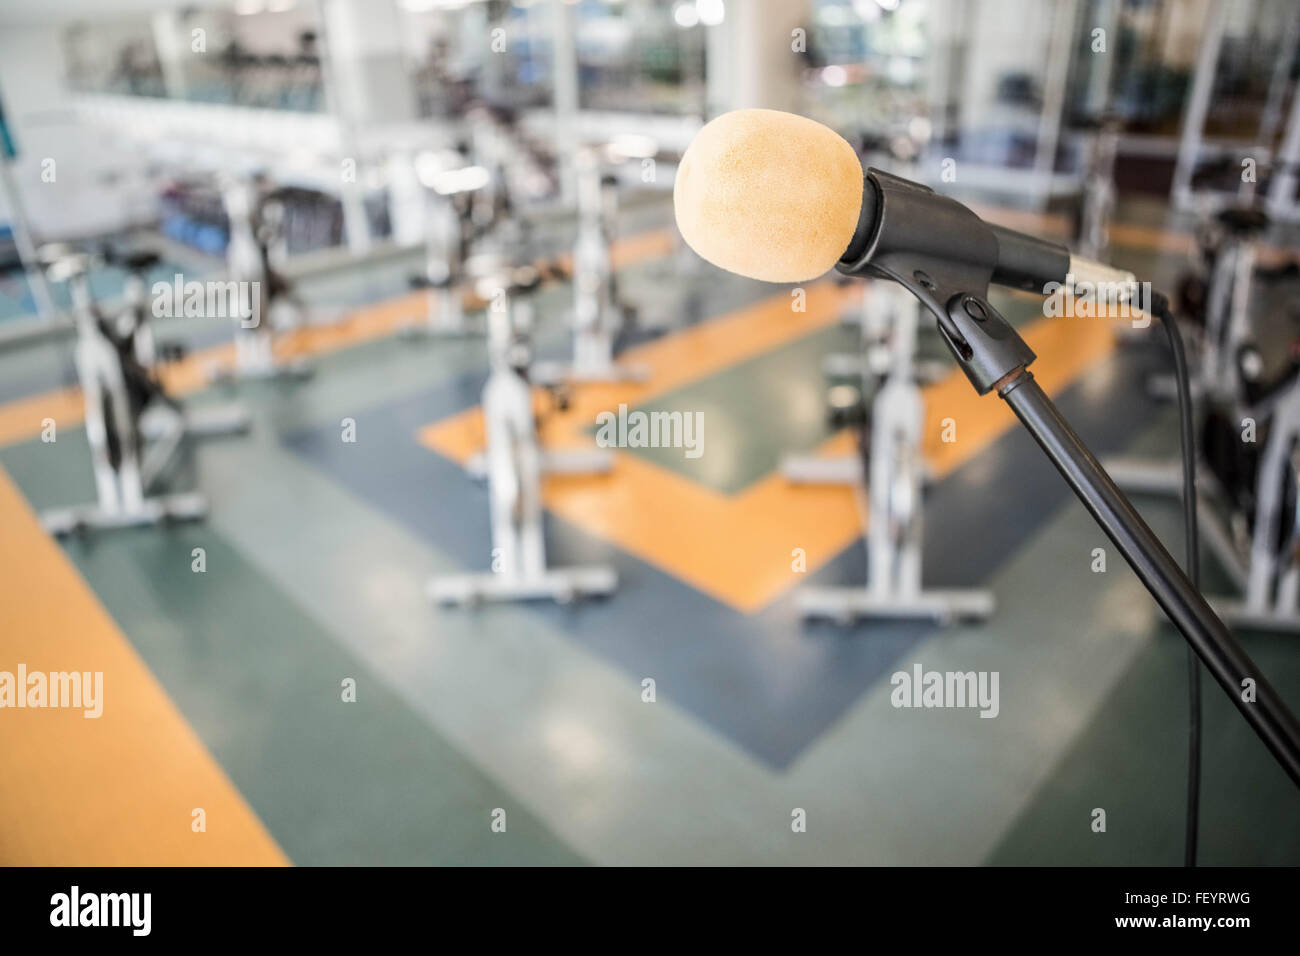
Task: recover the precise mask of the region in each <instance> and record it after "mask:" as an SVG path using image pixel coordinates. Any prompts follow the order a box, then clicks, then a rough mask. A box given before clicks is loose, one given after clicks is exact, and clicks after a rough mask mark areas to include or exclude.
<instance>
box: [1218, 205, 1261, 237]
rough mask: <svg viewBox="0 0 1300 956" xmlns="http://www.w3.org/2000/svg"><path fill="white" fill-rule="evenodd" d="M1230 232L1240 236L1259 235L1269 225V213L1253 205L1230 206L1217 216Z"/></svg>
mask: <svg viewBox="0 0 1300 956" xmlns="http://www.w3.org/2000/svg"><path fill="white" fill-rule="evenodd" d="M1216 218H1217V219H1218V220H1219V223H1220V225H1222V226H1223V227H1224V228H1225V229H1227V230H1228V231H1229V232H1231V233H1233V234H1235V235H1238V236H1257V235H1259V234H1260V233H1262V232H1263V231H1264V230H1265V229H1267V228H1268V227H1269V222H1270V220H1269V218H1268V213H1266V212H1264V210H1262V209H1256V208H1255V207H1253V206H1229V207H1228V208H1227V209H1224V210H1222V211H1220V212H1219V214H1218V216H1217V217H1216Z"/></svg>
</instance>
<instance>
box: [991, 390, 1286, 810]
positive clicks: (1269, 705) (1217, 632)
mask: <svg viewBox="0 0 1300 956" xmlns="http://www.w3.org/2000/svg"><path fill="white" fill-rule="evenodd" d="M998 394H999V395H1001V396H1002V398H1004V399H1006V402H1007V404H1008V405H1010V406H1011V409H1012V410H1013V411H1014V412H1015V413H1016V417H1018V418H1019V419H1020V421H1021V423H1022V424H1023V425H1024V426H1025V427H1026V428H1027V429H1029V432H1030V433H1031V434H1032V435H1033V436H1034V440H1035V441H1037V442H1038V444H1039V446H1040V447H1041V448H1042V449H1043V451H1045V452H1046V453H1047V456H1048V457H1049V458H1051V459H1052V463H1053V464H1054V465H1056V468H1057V470H1058V471H1059V472H1060V473H1061V475H1062V476H1063V477H1064V478H1065V480H1066V482H1068V483H1069V485H1070V487H1071V488H1073V489H1074V493H1075V494H1076V495H1078V496H1079V500H1080V501H1082V502H1083V504H1084V507H1086V508H1087V509H1088V511H1089V512H1090V513H1091V514H1092V516H1093V518H1095V519H1096V521H1097V523H1098V524H1099V525H1101V527H1102V530H1104V531H1105V532H1106V534H1107V536H1108V537H1109V538H1110V539H1111V541H1113V542H1115V545H1116V547H1118V548H1119V549H1120V551H1121V552H1123V554H1124V557H1125V559H1126V560H1127V561H1128V563H1129V564H1130V565H1131V566H1132V568H1133V570H1134V571H1136V572H1137V576H1138V577H1139V578H1141V579H1142V583H1143V584H1145V585H1146V587H1147V590H1148V591H1150V592H1151V594H1152V596H1153V597H1154V598H1155V599H1156V602H1157V603H1158V604H1159V605H1160V606H1161V608H1163V609H1164V612H1165V613H1166V614H1167V615H1169V619H1170V621H1172V622H1173V624H1174V626H1175V627H1177V628H1178V630H1179V631H1181V632H1182V634H1183V636H1184V637H1185V638H1186V639H1187V642H1188V643H1189V644H1191V646H1192V648H1193V649H1194V650H1195V651H1196V653H1197V654H1198V655H1199V656H1200V658H1201V660H1202V661H1204V662H1205V666H1206V667H1207V668H1208V669H1209V671H1210V673H1211V674H1213V675H1214V679H1215V680H1217V681H1218V682H1219V684H1220V686H1222V687H1223V689H1224V691H1225V692H1226V693H1227V695H1228V697H1229V698H1230V699H1231V700H1232V702H1233V704H1235V705H1236V707H1237V709H1238V710H1239V711H1241V714H1242V716H1243V717H1245V718H1246V720H1247V721H1248V722H1249V723H1250V725H1251V727H1253V728H1254V729H1255V733H1257V734H1259V737H1260V739H1261V740H1263V741H1264V743H1265V745H1266V746H1267V747H1268V749H1269V750H1270V751H1272V753H1273V756H1274V757H1276V758H1277V760H1278V762H1279V763H1280V764H1281V765H1282V767H1283V769H1285V770H1286V772H1287V774H1289V775H1290V777H1291V779H1292V780H1293V781H1294V782H1295V783H1296V785H1297V786H1300V724H1297V722H1296V719H1295V717H1294V715H1292V713H1291V711H1290V710H1289V709H1288V708H1287V706H1286V704H1285V703H1284V702H1283V700H1282V698H1281V697H1280V696H1279V695H1278V693H1277V691H1275V690H1274V689H1273V688H1272V686H1271V685H1270V684H1269V683H1268V681H1267V680H1266V679H1265V678H1264V675H1263V673H1262V672H1261V671H1260V669H1259V668H1258V667H1256V666H1255V663H1254V661H1252V660H1251V659H1250V657H1249V655H1247V654H1246V652H1245V651H1244V650H1242V648H1241V645H1239V644H1238V643H1237V641H1236V639H1235V638H1234V637H1233V636H1232V632H1231V631H1229V630H1228V627H1227V625H1225V624H1224V623H1223V621H1221V620H1219V617H1218V615H1216V614H1215V613H1214V611H1213V610H1212V609H1211V608H1210V605H1209V604H1208V603H1207V602H1206V600H1205V598H1203V597H1202V596H1201V594H1200V592H1199V591H1197V589H1196V588H1195V587H1193V586H1192V582H1191V581H1189V580H1188V578H1187V576H1186V575H1185V574H1184V573H1183V571H1182V569H1181V568H1180V567H1179V566H1178V563H1177V562H1176V561H1175V560H1174V559H1173V558H1172V557H1171V556H1170V555H1169V552H1168V551H1166V550H1165V548H1164V545H1162V544H1161V543H1160V539H1159V538H1157V537H1156V536H1155V533H1154V532H1152V530H1151V529H1150V528H1148V527H1147V525H1146V522H1145V521H1143V520H1142V517H1141V516H1140V515H1139V514H1138V513H1137V511H1136V510H1135V509H1134V508H1133V505H1132V504H1130V503H1129V500H1128V499H1127V498H1126V497H1124V493H1123V492H1122V491H1120V490H1119V488H1118V487H1117V486H1116V484H1115V482H1113V481H1112V480H1111V478H1110V476H1109V475H1108V474H1106V471H1105V469H1103V468H1102V467H1101V463H1100V462H1098V461H1097V459H1096V458H1095V457H1094V456H1093V454H1092V452H1090V451H1088V449H1087V447H1086V446H1085V445H1084V444H1083V441H1082V440H1081V439H1080V438H1079V436H1078V435H1076V434H1075V432H1074V429H1072V428H1071V427H1070V424H1069V422H1067V421H1066V420H1065V419H1064V418H1063V417H1062V416H1061V413H1060V412H1059V411H1058V410H1057V408H1056V406H1055V405H1054V404H1053V403H1052V400H1051V399H1050V398H1048V396H1047V393H1046V392H1044V391H1043V390H1042V389H1041V388H1040V387H1039V385H1038V383H1037V382H1035V381H1034V376H1033V375H1032V374H1031V373H1030V372H1029V370H1028V369H1021V370H1020V371H1019V372H1017V373H1016V374H1014V375H1013V376H1011V377H1010V378H1009V379H1008V380H1007V381H1006V382H1005V383H1002V384H1000V385H999V387H998ZM1247 681H1251V682H1253V699H1251V694H1250V690H1249V689H1250V688H1251V685H1250V684H1248V683H1247Z"/></svg>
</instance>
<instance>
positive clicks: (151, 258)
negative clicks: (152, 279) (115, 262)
mask: <svg viewBox="0 0 1300 956" xmlns="http://www.w3.org/2000/svg"><path fill="white" fill-rule="evenodd" d="M121 262H122V266H123V267H124V268H125V269H127V271H129V272H146V271H148V270H149V269H152V268H153V267H154V266H156V265H158V263H160V262H162V256H160V255H158V253H156V252H153V251H152V250H149V249H141V250H138V251H136V252H128V253H127V254H126V255H125V256H123V257H122V259H121Z"/></svg>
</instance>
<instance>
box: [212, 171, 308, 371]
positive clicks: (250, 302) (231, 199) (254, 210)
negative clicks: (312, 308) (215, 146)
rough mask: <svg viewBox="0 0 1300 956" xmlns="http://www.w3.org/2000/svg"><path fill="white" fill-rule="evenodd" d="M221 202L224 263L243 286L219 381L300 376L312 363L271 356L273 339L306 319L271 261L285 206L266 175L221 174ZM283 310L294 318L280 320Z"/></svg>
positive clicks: (295, 295) (300, 303)
mask: <svg viewBox="0 0 1300 956" xmlns="http://www.w3.org/2000/svg"><path fill="white" fill-rule="evenodd" d="M221 198H222V203H223V206H224V208H225V211H226V218H227V220H228V222H229V241H228V243H227V246H226V263H227V271H228V273H229V277H230V279H231V280H232V281H234V282H236V283H239V284H240V286H242V291H241V294H240V295H239V296H238V298H239V303H238V306H237V307H236V308H235V309H234V310H233V311H236V312H237V313H238V314H236V315H234V316H232V317H233V318H234V319H235V320H236V327H235V361H234V364H233V365H231V366H230V367H228V368H226V367H223V368H219V369H214V370H213V374H212V377H213V378H214V379H215V380H218V381H233V380H240V379H266V378H304V377H306V376H308V375H310V374H311V371H312V368H311V364H310V363H309V362H308V361H307V360H306V359H305V358H302V357H297V358H290V359H284V358H280V357H277V356H276V355H275V339H276V337H277V335H278V333H280V332H281V331H282V330H287V329H289V328H292V327H294V326H298V325H305V324H306V323H307V305H306V302H305V301H304V300H303V299H302V297H301V296H300V295H299V294H298V292H297V289H296V288H295V286H294V284H293V283H292V282H291V281H290V280H289V278H288V277H287V276H285V275H284V273H282V272H281V271H280V269H279V268H278V266H277V265H276V264H275V262H274V261H273V260H274V258H275V256H274V254H273V251H272V250H273V247H274V246H275V245H276V244H277V243H278V241H279V240H280V239H281V238H282V231H283V225H284V215H285V209H284V204H283V202H282V200H280V199H279V198H278V197H277V196H276V194H275V193H274V192H268V191H267V190H266V184H265V179H264V178H263V177H261V176H254V177H253V179H252V181H251V182H245V181H243V180H241V179H240V178H238V177H234V176H229V177H225V178H224V180H223V183H222V189H221ZM286 313H292V314H293V315H294V318H293V320H287V319H284V318H283V316H284V315H285V314H286Z"/></svg>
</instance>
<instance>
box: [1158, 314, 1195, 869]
mask: <svg viewBox="0 0 1300 956" xmlns="http://www.w3.org/2000/svg"><path fill="white" fill-rule="evenodd" d="M1151 311H1152V313H1154V314H1155V316H1156V317H1157V318H1158V319H1160V322H1161V324H1162V325H1163V326H1164V327H1165V335H1166V336H1167V337H1168V339H1169V348H1170V349H1171V350H1172V351H1173V353H1174V381H1175V382H1176V384H1177V387H1178V420H1179V432H1180V441H1179V444H1180V445H1181V447H1182V458H1183V527H1184V534H1185V537H1186V539H1187V577H1188V578H1189V579H1190V580H1191V582H1192V586H1193V587H1195V588H1196V589H1197V590H1200V587H1201V573H1200V560H1199V555H1200V545H1199V543H1198V533H1197V517H1196V506H1197V494H1196V435H1195V426H1194V423H1193V420H1192V395H1191V391H1192V390H1191V383H1190V381H1189V380H1188V374H1187V354H1186V352H1185V351H1184V350H1183V337H1182V335H1181V334H1180V333H1179V331H1178V323H1177V321H1175V319H1174V316H1173V312H1172V311H1171V310H1170V308H1169V299H1168V298H1166V297H1165V296H1164V295H1162V294H1161V293H1159V292H1155V293H1152V296H1151ZM1187 679H1188V697H1187V703H1188V722H1187V821H1186V830H1185V836H1184V844H1183V865H1184V866H1195V865H1196V846H1197V837H1198V835H1199V829H1200V827H1199V824H1200V815H1201V662H1200V661H1199V660H1198V659H1197V657H1196V652H1195V651H1193V650H1192V649H1191V647H1190V646H1189V647H1188V648H1187Z"/></svg>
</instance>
